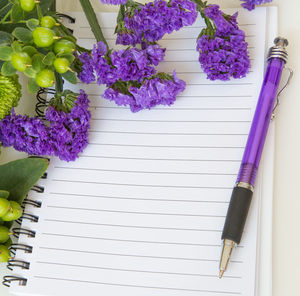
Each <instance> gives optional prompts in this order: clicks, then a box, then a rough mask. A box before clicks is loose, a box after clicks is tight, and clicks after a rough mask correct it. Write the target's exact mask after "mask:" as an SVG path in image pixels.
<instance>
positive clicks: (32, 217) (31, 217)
mask: <svg viewBox="0 0 300 296" xmlns="http://www.w3.org/2000/svg"><path fill="white" fill-rule="evenodd" d="M23 219H26V220H29V221H31V222H35V223H36V222H38V221H39V217H38V216H36V215H32V214H29V213H25V212H24V213H23V215H22V216H21V218H19V219H18V220H16V222H17V223H18V224H21V223H22V221H23Z"/></svg>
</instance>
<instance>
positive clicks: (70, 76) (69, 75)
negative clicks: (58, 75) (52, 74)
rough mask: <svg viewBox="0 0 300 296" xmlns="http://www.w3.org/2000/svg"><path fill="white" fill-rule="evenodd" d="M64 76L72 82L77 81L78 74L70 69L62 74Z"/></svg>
mask: <svg viewBox="0 0 300 296" xmlns="http://www.w3.org/2000/svg"><path fill="white" fill-rule="evenodd" d="M62 77H63V78H64V79H66V80H67V81H69V82H70V83H72V84H76V83H77V76H76V74H75V73H74V72H71V71H68V72H66V73H64V74H62Z"/></svg>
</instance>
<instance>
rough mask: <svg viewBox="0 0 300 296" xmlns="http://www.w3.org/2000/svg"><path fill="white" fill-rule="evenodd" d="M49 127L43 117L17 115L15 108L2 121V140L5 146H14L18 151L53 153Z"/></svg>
mask: <svg viewBox="0 0 300 296" xmlns="http://www.w3.org/2000/svg"><path fill="white" fill-rule="evenodd" d="M48 140H49V128H48V127H47V126H45V124H44V122H43V120H42V119H40V118H38V117H33V118H32V117H28V116H22V115H16V114H15V112H14V109H12V112H11V114H10V115H7V116H6V117H4V118H3V119H2V120H1V121H0V142H1V143H2V145H3V146H4V147H9V146H13V147H14V148H15V149H16V150H17V151H23V152H27V153H28V154H32V155H51V154H52V153H53V149H52V147H51V145H50V143H49V141H48Z"/></svg>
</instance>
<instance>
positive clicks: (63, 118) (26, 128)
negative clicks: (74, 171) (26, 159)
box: [0, 90, 91, 161]
mask: <svg viewBox="0 0 300 296" xmlns="http://www.w3.org/2000/svg"><path fill="white" fill-rule="evenodd" d="M88 103H89V100H88V98H87V95H86V94H85V93H84V91H82V90H81V91H80V94H79V96H78V97H77V99H76V101H75V104H74V107H73V108H72V110H71V112H70V113H68V112H64V111H59V110H56V109H55V108H54V107H52V106H49V107H48V108H47V110H46V114H45V117H46V120H48V122H49V123H48V124H46V123H45V122H44V121H43V120H42V119H41V118H39V117H28V116H22V115H16V114H15V113H14V111H13V112H12V114H11V115H8V116H6V117H5V118H4V119H3V120H1V121H0V141H1V142H2V145H3V146H4V147H8V146H13V147H14V148H15V149H16V150H18V151H23V152H26V153H28V154H31V155H55V156H58V157H59V158H60V159H62V160H66V161H70V160H75V159H76V158H77V157H78V154H79V153H80V152H82V151H83V149H84V148H85V147H86V146H87V144H88V129H89V127H90V118H91V115H90V112H89V111H88Z"/></svg>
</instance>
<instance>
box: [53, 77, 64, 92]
mask: <svg viewBox="0 0 300 296" xmlns="http://www.w3.org/2000/svg"><path fill="white" fill-rule="evenodd" d="M63 83H64V82H63V80H62V77H61V75H59V74H58V73H57V72H55V91H56V94H60V93H62V92H63V90H64V87H63Z"/></svg>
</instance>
